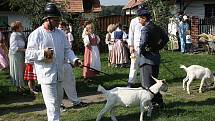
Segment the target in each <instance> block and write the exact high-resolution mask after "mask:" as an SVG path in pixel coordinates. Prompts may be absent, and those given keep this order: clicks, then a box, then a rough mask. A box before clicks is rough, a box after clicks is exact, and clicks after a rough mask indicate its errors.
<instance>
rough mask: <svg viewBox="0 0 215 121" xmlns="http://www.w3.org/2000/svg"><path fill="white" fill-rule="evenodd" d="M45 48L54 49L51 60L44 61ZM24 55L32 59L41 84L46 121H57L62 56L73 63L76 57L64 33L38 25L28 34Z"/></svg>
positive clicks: (60, 94)
mask: <svg viewBox="0 0 215 121" xmlns="http://www.w3.org/2000/svg"><path fill="white" fill-rule="evenodd" d="M45 48H52V49H53V50H54V55H53V60H52V62H46V61H45V57H44V49H45ZM25 57H26V59H28V60H33V61H34V64H35V69H36V74H37V80H38V83H39V84H41V88H42V94H43V98H44V102H45V105H46V108H47V115H48V121H59V120H60V104H61V102H62V98H63V88H62V81H63V79H64V73H63V72H64V71H63V69H64V68H63V67H64V58H65V57H67V58H68V59H69V60H70V61H71V62H73V63H74V62H75V61H76V59H78V58H76V56H75V54H74V52H73V51H72V50H71V49H70V46H69V43H68V41H67V40H66V37H65V34H64V33H63V32H62V31H61V30H59V29H54V30H53V31H47V30H45V28H44V26H40V27H39V28H37V29H36V30H35V31H33V32H32V33H31V34H30V35H29V38H28V45H27V50H26V56H25Z"/></svg>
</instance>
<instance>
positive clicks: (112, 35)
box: [110, 31, 115, 42]
mask: <svg viewBox="0 0 215 121" xmlns="http://www.w3.org/2000/svg"><path fill="white" fill-rule="evenodd" d="M114 33H115V31H113V32H112V33H111V36H110V38H111V41H112V42H115V41H114V40H115V38H114Z"/></svg>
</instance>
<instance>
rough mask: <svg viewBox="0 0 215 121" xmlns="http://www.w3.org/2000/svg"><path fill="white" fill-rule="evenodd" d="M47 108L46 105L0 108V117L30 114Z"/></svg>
mask: <svg viewBox="0 0 215 121" xmlns="http://www.w3.org/2000/svg"><path fill="white" fill-rule="evenodd" d="M45 109H46V107H45V105H44V104H33V105H28V104H26V105H17V106H13V107H8V106H6V107H0V116H2V115H5V114H8V113H16V114H22V113H30V112H36V111H43V110H45Z"/></svg>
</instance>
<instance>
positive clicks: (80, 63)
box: [74, 59, 83, 67]
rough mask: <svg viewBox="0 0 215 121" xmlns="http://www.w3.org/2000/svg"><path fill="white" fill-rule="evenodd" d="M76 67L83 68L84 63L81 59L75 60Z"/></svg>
mask: <svg viewBox="0 0 215 121" xmlns="http://www.w3.org/2000/svg"><path fill="white" fill-rule="evenodd" d="M74 66H78V67H82V66H83V63H82V61H81V60H80V59H77V60H75V62H74Z"/></svg>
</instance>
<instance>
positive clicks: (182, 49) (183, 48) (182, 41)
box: [179, 36, 186, 53]
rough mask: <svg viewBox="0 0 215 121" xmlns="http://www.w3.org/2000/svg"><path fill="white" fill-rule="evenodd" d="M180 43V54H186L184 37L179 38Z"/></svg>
mask: <svg viewBox="0 0 215 121" xmlns="http://www.w3.org/2000/svg"><path fill="white" fill-rule="evenodd" d="M179 38H180V42H181V52H182V53H185V52H186V36H179Z"/></svg>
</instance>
